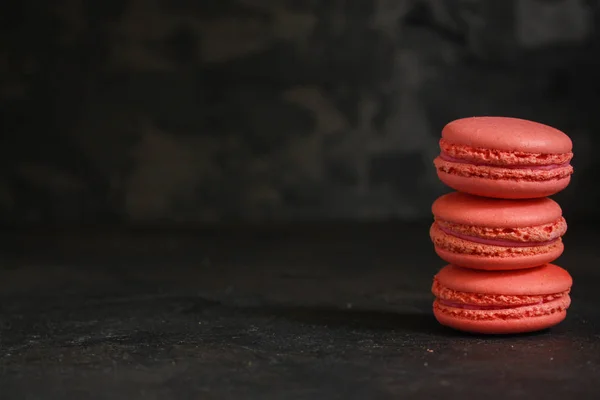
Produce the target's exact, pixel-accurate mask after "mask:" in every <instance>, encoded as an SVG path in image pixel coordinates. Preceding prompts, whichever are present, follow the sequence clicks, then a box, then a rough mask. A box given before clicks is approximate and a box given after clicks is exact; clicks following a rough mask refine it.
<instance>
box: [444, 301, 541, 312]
mask: <svg viewBox="0 0 600 400" xmlns="http://www.w3.org/2000/svg"><path fill="white" fill-rule="evenodd" d="M437 301H438V302H439V303H440V304H442V305H444V306H447V307H452V308H460V309H463V310H506V309H509V308H519V307H523V306H522V305H518V306H495V305H482V304H464V303H458V302H454V301H449V300H444V299H437ZM551 301H552V300H551ZM544 303H548V302H547V301H540V302H538V303H535V304H527V305H529V306H535V305H540V304H544Z"/></svg>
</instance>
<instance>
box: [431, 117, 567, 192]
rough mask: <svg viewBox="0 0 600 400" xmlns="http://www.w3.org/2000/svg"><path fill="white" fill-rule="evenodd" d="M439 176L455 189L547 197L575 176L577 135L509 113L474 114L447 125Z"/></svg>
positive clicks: (436, 164) (438, 158) (442, 142)
mask: <svg viewBox="0 0 600 400" xmlns="http://www.w3.org/2000/svg"><path fill="white" fill-rule="evenodd" d="M440 148H441V153H440V155H439V157H437V158H436V159H435V160H434V164H435V166H436V169H437V174H438V177H439V178H440V180H441V181H442V182H444V183H445V184H446V185H448V186H450V187H451V188H453V189H455V190H458V191H461V192H465V193H470V194H474V195H478V196H485V197H496V198H501V199H526V198H537V197H546V196H550V195H553V194H555V193H558V192H560V191H561V190H563V189H564V188H566V187H567V185H568V184H569V182H570V180H571V174H572V173H573V167H572V166H571V164H570V161H571V159H572V158H573V153H572V148H573V145H572V143H571V139H569V137H568V136H567V135H566V134H564V133H563V132H561V131H559V130H558V129H555V128H552V127H550V126H548V125H544V124H540V123H537V122H532V121H527V120H523V119H518V118H508V117H472V118H463V119H458V120H455V121H452V122H450V123H449V124H447V125H446V126H445V127H444V129H443V130H442V138H441V140H440Z"/></svg>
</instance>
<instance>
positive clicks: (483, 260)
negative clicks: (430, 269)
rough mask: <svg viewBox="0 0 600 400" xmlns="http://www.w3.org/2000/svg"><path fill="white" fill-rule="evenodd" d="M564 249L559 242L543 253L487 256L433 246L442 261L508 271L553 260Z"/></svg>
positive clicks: (466, 266)
mask: <svg viewBox="0 0 600 400" xmlns="http://www.w3.org/2000/svg"><path fill="white" fill-rule="evenodd" d="M563 251H564V245H563V244H562V243H560V245H559V246H557V247H556V248H555V249H553V250H552V251H550V252H548V253H544V254H533V255H520V256H515V257H488V256H479V255H475V254H461V253H453V252H451V251H448V250H446V249H442V248H440V247H437V246H436V247H435V252H436V254H437V255H438V256H439V257H440V258H441V259H442V260H444V261H446V262H448V263H450V264H454V265H459V266H461V267H464V268H469V269H476V270H482V271H510V270H517V269H523V268H535V267H538V266H540V265H543V264H546V263H550V262H553V261H555V260H556V259H557V258H558V257H560V256H561V254H562V253H563Z"/></svg>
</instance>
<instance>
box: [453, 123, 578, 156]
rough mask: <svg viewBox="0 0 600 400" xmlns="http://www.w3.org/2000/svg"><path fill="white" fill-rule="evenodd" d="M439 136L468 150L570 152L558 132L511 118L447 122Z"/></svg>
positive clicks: (569, 144) (565, 137)
mask: <svg viewBox="0 0 600 400" xmlns="http://www.w3.org/2000/svg"><path fill="white" fill-rule="evenodd" d="M442 137H443V138H444V139H446V140H447V141H449V142H452V143H456V144H464V145H467V146H471V147H480V148H486V149H498V150H505V151H524V152H529V153H542V154H557V153H567V152H571V150H572V149H573V143H572V142H571V139H570V138H569V137H568V136H567V135H566V134H565V133H564V132H561V131H560V130H558V129H556V128H553V127H551V126H548V125H545V124H541V123H538V122H534V121H528V120H524V119H519V118H510V117H492V116H489V117H470V118H461V119H458V120H455V121H452V122H450V123H448V124H447V125H446V126H445V127H444V128H443V129H442Z"/></svg>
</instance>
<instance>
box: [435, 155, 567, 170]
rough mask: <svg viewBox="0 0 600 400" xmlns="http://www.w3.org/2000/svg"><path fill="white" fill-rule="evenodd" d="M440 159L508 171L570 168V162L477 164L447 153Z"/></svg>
mask: <svg viewBox="0 0 600 400" xmlns="http://www.w3.org/2000/svg"><path fill="white" fill-rule="evenodd" d="M440 158H441V159H442V160H444V161H447V162H451V163H457V164H469V165H473V166H476V167H496V168H506V169H531V170H540V171H551V170H553V169H558V168H565V167H570V166H571V164H570V162H566V163H563V164H547V165H530V164H512V165H509V164H507V165H498V164H493V163H486V162H477V161H473V160H463V159H460V158H456V157H452V156H450V155H449V154H446V153H445V152H441V153H440Z"/></svg>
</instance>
